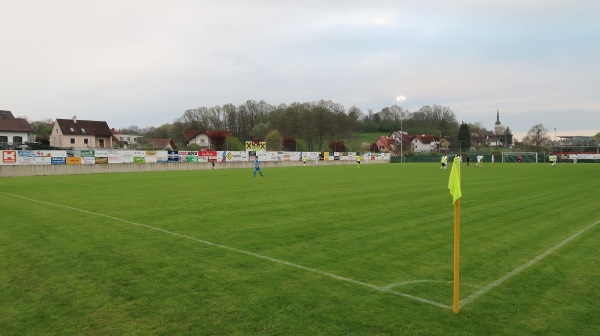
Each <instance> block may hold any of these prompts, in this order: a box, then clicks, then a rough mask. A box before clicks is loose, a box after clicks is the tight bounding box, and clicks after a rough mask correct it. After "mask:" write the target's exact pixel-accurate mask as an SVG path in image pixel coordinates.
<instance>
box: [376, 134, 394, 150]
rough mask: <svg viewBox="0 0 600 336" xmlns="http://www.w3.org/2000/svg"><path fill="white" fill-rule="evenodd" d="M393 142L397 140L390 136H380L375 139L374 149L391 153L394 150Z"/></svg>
mask: <svg viewBox="0 0 600 336" xmlns="http://www.w3.org/2000/svg"><path fill="white" fill-rule="evenodd" d="M392 142H395V140H393V139H390V138H388V137H384V136H380V137H379V138H377V140H376V141H375V144H374V145H375V146H374V147H375V148H374V149H375V150H376V151H377V152H380V153H391V152H393V151H394V148H393V147H392Z"/></svg>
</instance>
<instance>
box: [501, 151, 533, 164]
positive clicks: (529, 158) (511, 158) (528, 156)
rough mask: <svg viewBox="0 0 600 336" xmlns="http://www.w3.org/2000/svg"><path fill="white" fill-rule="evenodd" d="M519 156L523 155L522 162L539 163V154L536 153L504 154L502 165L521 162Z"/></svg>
mask: <svg viewBox="0 0 600 336" xmlns="http://www.w3.org/2000/svg"><path fill="white" fill-rule="evenodd" d="M519 155H521V162H535V163H538V153H536V152H503V153H502V163H504V162H519Z"/></svg>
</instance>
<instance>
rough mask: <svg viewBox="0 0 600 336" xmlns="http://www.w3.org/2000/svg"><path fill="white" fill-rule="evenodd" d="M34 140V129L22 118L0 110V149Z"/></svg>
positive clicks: (14, 146)
mask: <svg viewBox="0 0 600 336" xmlns="http://www.w3.org/2000/svg"><path fill="white" fill-rule="evenodd" d="M33 142H35V130H34V129H33V127H31V125H29V122H27V120H26V119H24V118H15V117H14V116H13V114H12V113H11V112H10V111H4V110H0V149H5V148H16V147H20V146H22V145H24V144H27V143H33Z"/></svg>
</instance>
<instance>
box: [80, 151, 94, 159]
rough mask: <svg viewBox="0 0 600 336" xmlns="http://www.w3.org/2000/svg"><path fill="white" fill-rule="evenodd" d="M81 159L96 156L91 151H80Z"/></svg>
mask: <svg viewBox="0 0 600 336" xmlns="http://www.w3.org/2000/svg"><path fill="white" fill-rule="evenodd" d="M81 157H82V158H83V157H96V154H95V153H94V151H93V150H82V151H81Z"/></svg>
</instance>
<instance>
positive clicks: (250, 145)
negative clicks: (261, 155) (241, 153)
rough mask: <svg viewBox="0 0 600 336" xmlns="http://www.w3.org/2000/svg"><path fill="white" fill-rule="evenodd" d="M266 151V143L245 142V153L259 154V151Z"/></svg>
mask: <svg viewBox="0 0 600 336" xmlns="http://www.w3.org/2000/svg"><path fill="white" fill-rule="evenodd" d="M266 150H267V143H266V142H264V141H259V142H255V141H246V151H247V152H259V151H266Z"/></svg>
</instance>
